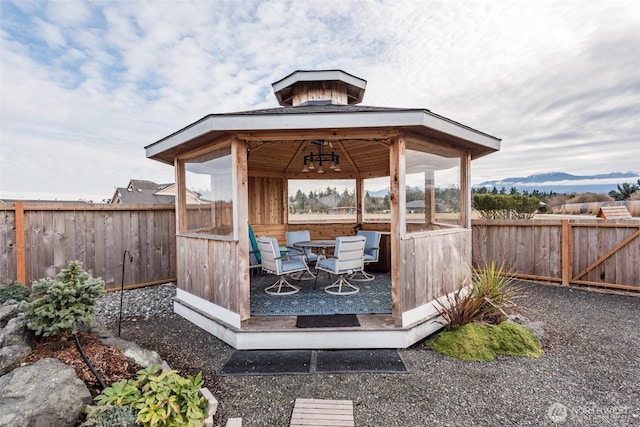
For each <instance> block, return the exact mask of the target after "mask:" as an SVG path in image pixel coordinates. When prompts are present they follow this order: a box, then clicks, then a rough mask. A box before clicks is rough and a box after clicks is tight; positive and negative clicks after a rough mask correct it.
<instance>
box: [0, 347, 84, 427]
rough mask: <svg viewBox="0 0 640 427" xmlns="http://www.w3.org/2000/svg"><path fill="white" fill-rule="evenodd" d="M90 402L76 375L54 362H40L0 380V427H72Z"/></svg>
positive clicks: (53, 360) (49, 360) (70, 368)
mask: <svg viewBox="0 0 640 427" xmlns="http://www.w3.org/2000/svg"><path fill="white" fill-rule="evenodd" d="M91 402H92V400H91V393H90V392H89V390H88V389H87V387H86V385H85V384H84V382H82V380H80V379H79V378H78V377H77V376H76V371H75V370H74V369H73V368H72V367H71V366H68V365H65V364H64V363H62V362H60V361H59V360H58V359H53V358H46V359H41V360H39V361H38V362H36V363H34V364H33V365H29V366H24V367H21V368H16V369H14V370H13V371H11V372H9V373H8V374H6V375H4V376H2V377H0V426H12V427H36V426H37V427H66V426H69V427H72V426H74V425H75V424H76V421H77V419H78V418H79V417H80V415H81V413H82V411H83V410H84V407H85V406H86V405H89V404H91Z"/></svg>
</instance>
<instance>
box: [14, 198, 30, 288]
mask: <svg viewBox="0 0 640 427" xmlns="http://www.w3.org/2000/svg"><path fill="white" fill-rule="evenodd" d="M15 209H16V210H15V215H16V217H15V227H16V280H18V282H20V283H22V284H24V285H25V286H26V285H27V263H26V260H25V238H24V204H23V202H16V205H15Z"/></svg>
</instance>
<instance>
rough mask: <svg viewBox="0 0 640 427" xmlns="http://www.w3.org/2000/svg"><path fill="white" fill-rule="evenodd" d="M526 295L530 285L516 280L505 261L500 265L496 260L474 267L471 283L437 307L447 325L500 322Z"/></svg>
mask: <svg viewBox="0 0 640 427" xmlns="http://www.w3.org/2000/svg"><path fill="white" fill-rule="evenodd" d="M525 296H526V289H525V288H524V286H522V285H519V284H517V283H516V282H515V281H514V280H513V278H512V275H511V274H510V271H509V270H508V269H507V268H506V267H505V265H504V262H503V263H502V264H500V265H497V264H496V263H495V262H494V261H492V262H491V263H489V264H487V265H485V267H484V268H482V269H477V268H474V269H473V272H472V276H471V284H470V285H469V286H465V287H462V288H461V289H459V290H457V291H455V292H454V293H452V294H449V295H447V296H446V297H445V298H444V300H437V301H436V310H437V311H438V314H439V315H440V316H441V318H442V320H441V324H442V325H443V326H444V327H445V328H447V329H451V328H453V327H456V326H464V325H466V324H468V323H472V322H486V323H491V324H498V323H500V322H502V321H503V320H505V319H506V317H507V315H508V314H509V313H511V312H515V311H518V310H520V309H521V307H520V306H519V304H518V300H519V299H521V298H523V297H525Z"/></svg>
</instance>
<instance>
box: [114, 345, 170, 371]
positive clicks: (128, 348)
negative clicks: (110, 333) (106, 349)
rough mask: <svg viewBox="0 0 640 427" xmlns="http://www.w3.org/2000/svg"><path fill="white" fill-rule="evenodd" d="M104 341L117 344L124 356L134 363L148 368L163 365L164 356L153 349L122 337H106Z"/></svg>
mask: <svg viewBox="0 0 640 427" xmlns="http://www.w3.org/2000/svg"><path fill="white" fill-rule="evenodd" d="M102 342H103V343H105V344H108V345H115V346H118V347H120V348H122V350H123V353H124V356H125V357H126V358H127V359H129V360H131V361H132V362H134V363H137V364H138V365H140V366H142V367H143V368H146V367H148V366H150V365H162V357H160V355H159V354H158V353H157V352H155V351H153V350H147V349H144V348H141V347H140V346H138V345H137V344H135V343H132V342H131V341H125V340H122V339H120V338H105V339H103V340H102Z"/></svg>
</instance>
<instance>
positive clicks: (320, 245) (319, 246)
mask: <svg viewBox="0 0 640 427" xmlns="http://www.w3.org/2000/svg"><path fill="white" fill-rule="evenodd" d="M293 246H294V247H295V248H298V249H301V250H302V251H303V252H305V249H307V248H311V250H313V249H314V248H315V249H316V250H321V251H322V255H325V254H326V251H327V249H330V248H334V247H335V246H336V241H335V240H308V241H303V242H296V243H294V244H293ZM316 253H317V252H316ZM318 255H320V254H318ZM291 277H292V278H294V279H296V280H311V279H315V278H316V275H315V274H313V273H312V272H311V271H304V272H301V273H295V274H294V275H292V276H291Z"/></svg>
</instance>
